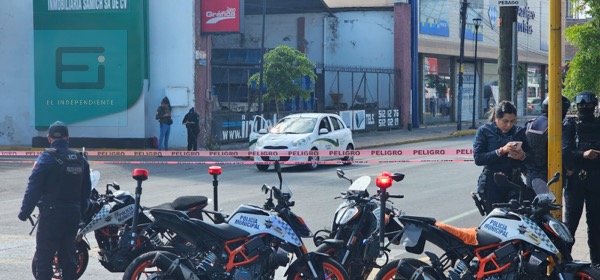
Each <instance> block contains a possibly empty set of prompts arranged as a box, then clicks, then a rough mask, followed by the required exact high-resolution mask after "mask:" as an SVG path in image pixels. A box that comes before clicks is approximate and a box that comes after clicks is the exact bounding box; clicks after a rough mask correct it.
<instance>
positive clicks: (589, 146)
mask: <svg viewBox="0 0 600 280" xmlns="http://www.w3.org/2000/svg"><path fill="white" fill-rule="evenodd" d="M575 103H576V104H577V118H576V120H575V121H576V126H577V140H576V148H575V151H574V152H573V155H574V158H575V172H574V174H573V175H572V176H569V177H568V179H567V180H568V181H567V186H566V189H565V193H564V195H565V208H566V211H565V222H566V223H567V227H568V228H569V231H571V234H573V235H574V233H575V231H576V230H577V225H578V224H579V219H580V218H581V214H582V210H583V205H584V203H585V211H586V221H587V226H588V246H589V248H590V258H591V261H592V264H593V265H595V266H597V267H600V119H599V118H598V117H595V116H594V111H595V108H596V106H598V98H597V97H596V95H595V94H594V93H593V92H591V91H582V92H580V93H579V94H577V95H576V96H575Z"/></svg>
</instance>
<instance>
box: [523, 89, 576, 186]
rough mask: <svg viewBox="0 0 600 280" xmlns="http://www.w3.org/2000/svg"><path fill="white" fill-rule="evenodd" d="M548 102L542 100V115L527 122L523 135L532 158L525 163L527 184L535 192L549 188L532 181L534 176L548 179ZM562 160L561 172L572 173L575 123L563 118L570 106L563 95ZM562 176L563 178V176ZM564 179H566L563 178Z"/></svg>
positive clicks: (547, 100) (569, 102)
mask: <svg viewBox="0 0 600 280" xmlns="http://www.w3.org/2000/svg"><path fill="white" fill-rule="evenodd" d="M548 102H549V99H548V98H546V99H545V100H544V102H542V115H541V116H539V117H537V118H535V119H533V120H531V121H529V122H527V125H526V131H525V135H527V142H528V143H529V147H531V154H532V156H533V160H532V161H529V162H528V164H527V186H528V187H530V188H533V189H534V191H535V193H536V194H541V193H548V192H549V191H550V190H549V189H548V187H547V186H546V185H545V184H544V185H541V186H533V185H532V181H533V179H535V178H539V179H542V180H544V182H547V181H548ZM561 103H562V120H563V124H562V145H561V147H562V156H563V158H562V160H563V169H564V170H565V171H564V172H563V174H565V173H566V174H567V175H570V174H573V169H574V168H575V167H574V162H573V155H572V151H573V148H575V123H574V122H573V121H570V119H565V117H566V116H567V111H568V110H569V108H570V107H571V101H569V99H568V98H567V97H565V96H563V97H562V102H561ZM563 178H565V177H564V176H563ZM563 181H566V180H563Z"/></svg>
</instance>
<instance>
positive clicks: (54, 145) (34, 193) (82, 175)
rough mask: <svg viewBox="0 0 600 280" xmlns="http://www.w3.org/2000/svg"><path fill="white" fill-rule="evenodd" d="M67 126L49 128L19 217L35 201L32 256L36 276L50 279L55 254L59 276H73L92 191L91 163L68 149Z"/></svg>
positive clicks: (23, 216) (25, 214) (27, 213)
mask: <svg viewBox="0 0 600 280" xmlns="http://www.w3.org/2000/svg"><path fill="white" fill-rule="evenodd" d="M68 141H69V130H68V128H67V126H66V125H65V124H64V123H62V122H58V121H57V122H55V123H53V124H52V125H51V126H50V128H49V129H48V142H50V147H51V148H49V149H46V150H45V151H44V152H43V153H42V154H40V155H39V157H38V158H37V160H36V162H35V164H34V166H33V171H32V172H31V176H29V184H28V185H27V189H26V190H25V196H24V197H23V203H22V206H21V211H20V212H19V215H18V217H19V219H20V220H22V221H25V220H27V219H28V218H29V216H30V215H31V212H33V209H34V208H35V206H36V205H37V206H38V208H39V224H38V228H37V234H36V252H35V257H34V265H35V270H36V271H37V275H36V276H35V277H36V279H37V280H50V279H52V275H53V273H52V262H53V260H54V256H55V254H58V261H59V264H60V267H61V269H62V277H63V278H62V279H65V280H71V279H76V274H77V271H76V269H77V262H76V254H75V236H76V235H77V229H78V225H79V220H80V219H81V213H83V212H84V211H85V210H86V209H87V207H88V201H89V198H90V193H91V181H90V167H89V164H88V163H87V161H86V160H85V158H84V157H83V155H82V154H81V153H80V152H77V151H74V150H70V149H69V142H68Z"/></svg>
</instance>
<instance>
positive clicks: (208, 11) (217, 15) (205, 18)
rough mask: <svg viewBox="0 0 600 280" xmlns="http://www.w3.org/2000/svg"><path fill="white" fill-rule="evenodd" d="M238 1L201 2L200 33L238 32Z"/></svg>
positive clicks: (214, 0)
mask: <svg viewBox="0 0 600 280" xmlns="http://www.w3.org/2000/svg"><path fill="white" fill-rule="evenodd" d="M241 17H242V14H241V9H240V0H203V1H202V27H201V28H202V29H201V31H202V32H208V33H220V32H240V19H241Z"/></svg>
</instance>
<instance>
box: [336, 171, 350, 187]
mask: <svg viewBox="0 0 600 280" xmlns="http://www.w3.org/2000/svg"><path fill="white" fill-rule="evenodd" d="M335 173H336V174H337V176H338V178H340V179H346V180H348V182H350V184H352V183H353V182H352V180H351V179H350V178H348V177H346V173H344V170H341V169H339V168H338V169H336V170H335Z"/></svg>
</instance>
